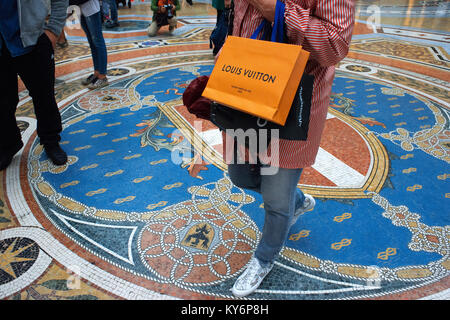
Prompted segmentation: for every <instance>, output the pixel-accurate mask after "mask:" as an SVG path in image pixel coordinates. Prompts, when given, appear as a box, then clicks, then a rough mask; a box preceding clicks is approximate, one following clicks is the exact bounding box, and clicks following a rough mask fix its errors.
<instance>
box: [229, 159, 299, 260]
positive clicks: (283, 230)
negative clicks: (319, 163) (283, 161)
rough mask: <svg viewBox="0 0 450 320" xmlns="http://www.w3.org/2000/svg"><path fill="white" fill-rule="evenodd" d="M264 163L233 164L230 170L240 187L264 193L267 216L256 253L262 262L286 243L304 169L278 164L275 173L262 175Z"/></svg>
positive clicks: (296, 206) (272, 258) (230, 174)
mask: <svg viewBox="0 0 450 320" xmlns="http://www.w3.org/2000/svg"><path fill="white" fill-rule="evenodd" d="M260 168H261V165H259V164H258V165H256V164H230V165H228V174H229V176H230V179H231V181H232V182H233V184H235V185H236V186H237V187H240V188H244V189H249V190H253V191H256V192H259V193H261V195H262V197H263V201H264V210H265V219H264V227H263V230H262V237H261V240H260V242H259V244H258V246H257V248H256V251H255V256H256V257H257V258H258V260H259V261H260V262H261V263H263V264H270V263H273V262H274V260H275V259H276V258H277V256H278V254H279V253H280V251H281V248H282V247H283V245H284V243H285V241H286V238H287V235H288V232H289V228H290V222H291V220H292V218H293V215H294V212H295V210H296V209H298V208H299V207H301V206H302V204H303V201H304V195H303V193H302V192H301V190H300V189H298V188H297V184H298V181H299V179H300V175H301V172H302V169H283V168H278V171H277V172H276V174H273V175H261V174H260Z"/></svg>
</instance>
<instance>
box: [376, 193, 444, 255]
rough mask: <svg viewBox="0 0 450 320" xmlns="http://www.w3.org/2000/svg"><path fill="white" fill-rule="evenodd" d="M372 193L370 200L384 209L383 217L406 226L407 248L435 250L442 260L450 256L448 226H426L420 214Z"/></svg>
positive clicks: (400, 225) (394, 223)
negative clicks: (394, 204)
mask: <svg viewBox="0 0 450 320" xmlns="http://www.w3.org/2000/svg"><path fill="white" fill-rule="evenodd" d="M370 194H371V195H372V202H374V203H375V204H377V205H379V206H380V207H381V208H383V209H384V210H385V211H384V212H383V213H382V215H383V217H385V218H387V219H389V220H391V221H392V224H393V225H395V226H398V227H404V228H407V229H408V230H409V231H410V232H411V234H412V238H411V241H410V243H409V244H408V248H409V249H411V250H413V251H426V252H435V253H437V254H440V255H442V256H443V261H445V260H448V258H449V257H450V240H449V239H450V226H442V227H441V226H428V225H426V224H424V223H422V222H420V221H419V220H420V218H421V217H420V215H418V214H417V213H413V212H410V211H409V209H408V207H406V206H404V205H400V206H393V205H391V204H390V203H389V201H388V200H387V199H386V198H384V197H382V196H380V195H379V194H376V193H370Z"/></svg>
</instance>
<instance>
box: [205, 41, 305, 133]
mask: <svg viewBox="0 0 450 320" xmlns="http://www.w3.org/2000/svg"><path fill="white" fill-rule="evenodd" d="M308 58H309V52H307V51H305V50H303V49H302V47H301V46H299V45H291V44H286V43H279V42H271V41H261V40H254V39H248V38H240V37H234V36H228V37H227V39H226V41H225V44H224V46H223V47H222V52H221V54H220V56H219V58H218V60H217V62H216V65H215V66H214V69H213V71H212V73H211V75H210V78H209V80H208V84H207V85H206V88H205V90H204V91H203V94H202V95H203V96H204V97H206V98H208V99H211V100H213V101H216V102H218V103H220V104H223V105H225V106H228V107H231V108H233V109H236V110H239V111H242V112H245V113H248V114H251V115H253V116H257V117H260V118H263V119H265V120H268V121H271V122H274V123H276V124H279V125H284V124H285V121H286V118H287V116H288V114H289V110H290V108H291V105H292V101H293V99H294V96H295V94H296V91H297V88H298V86H299V83H300V80H301V78H302V76H303V72H304V69H305V66H306V62H307V61H308Z"/></svg>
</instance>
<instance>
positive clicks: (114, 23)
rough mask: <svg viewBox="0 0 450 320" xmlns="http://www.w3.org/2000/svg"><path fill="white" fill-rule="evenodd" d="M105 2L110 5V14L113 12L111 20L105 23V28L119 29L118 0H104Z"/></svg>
mask: <svg viewBox="0 0 450 320" xmlns="http://www.w3.org/2000/svg"><path fill="white" fill-rule="evenodd" d="M103 1H104V2H105V1H107V3H108V5H109V12H111V15H110V16H109V20H107V21H106V22H105V27H106V28H108V29H111V28H115V27H119V26H120V24H119V14H118V11H117V2H116V0H103Z"/></svg>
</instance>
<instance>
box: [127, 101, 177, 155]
mask: <svg viewBox="0 0 450 320" xmlns="http://www.w3.org/2000/svg"><path fill="white" fill-rule="evenodd" d="M148 116H149V118H150V119H148V120H143V121H142V122H140V123H138V124H137V125H136V127H140V128H141V129H139V130H138V131H137V132H136V133H133V134H130V136H131V137H141V140H140V141H141V147H142V148H144V147H146V146H151V147H153V148H154V149H155V151H159V150H161V149H167V150H169V151H172V150H173V149H174V148H175V146H177V145H178V144H179V143H180V142H181V141H182V140H183V136H178V135H175V134H172V133H169V134H167V135H165V134H164V133H163V131H162V129H163V128H175V127H174V126H173V125H172V124H171V123H170V121H169V119H167V117H166V116H165V115H164V114H163V113H162V112H161V111H160V110H159V109H157V110H156V111H154V112H153V113H152V114H150V115H148ZM162 137H164V138H162Z"/></svg>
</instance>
